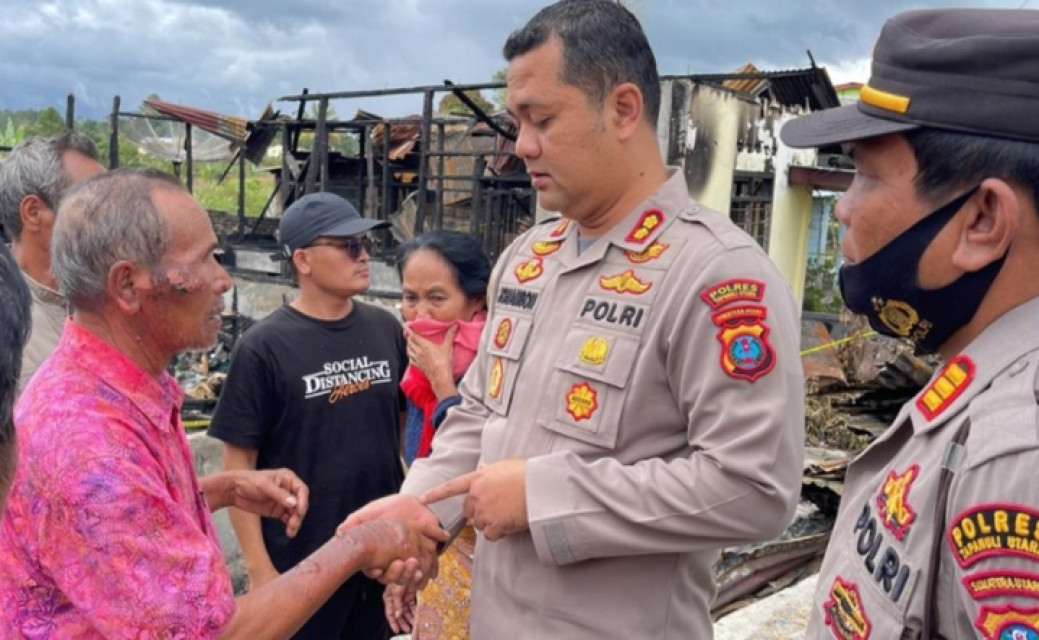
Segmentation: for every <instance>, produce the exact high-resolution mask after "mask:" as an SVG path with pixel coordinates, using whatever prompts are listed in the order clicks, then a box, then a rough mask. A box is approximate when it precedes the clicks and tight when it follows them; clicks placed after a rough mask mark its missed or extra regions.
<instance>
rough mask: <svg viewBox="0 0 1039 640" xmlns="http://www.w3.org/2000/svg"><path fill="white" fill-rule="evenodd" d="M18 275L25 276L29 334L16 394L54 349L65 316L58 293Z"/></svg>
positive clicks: (62, 300)
mask: <svg viewBox="0 0 1039 640" xmlns="http://www.w3.org/2000/svg"><path fill="white" fill-rule="evenodd" d="M22 275H24V276H25V282H26V284H28V285H29V294H30V296H31V297H32V306H31V309H30V315H31V317H32V329H31V331H30V333H29V340H28V341H27V342H26V343H25V351H24V352H23V353H22V374H21V377H20V378H19V379H18V393H19V394H21V392H22V389H24V388H25V385H27V384H29V378H31V377H32V376H33V374H35V373H36V370H37V369H39V368H40V365H42V364H43V361H44V360H46V359H47V357H48V356H50V354H51V352H53V351H54V348H55V347H57V346H58V338H60V337H61V330H62V328H63V327H64V326H65V318H66V317H67V316H68V315H69V310H68V305H67V304H66V303H65V298H64V297H63V296H62V295H61V294H60V293H58V292H57V291H55V290H53V289H51V288H50V287H45V286H43V285H42V284H40V283H39V282H36V281H35V280H33V279H32V278H30V277H29V275H28V274H26V273H24V272H23V273H22Z"/></svg>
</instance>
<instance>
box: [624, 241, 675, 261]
mask: <svg viewBox="0 0 1039 640" xmlns="http://www.w3.org/2000/svg"><path fill="white" fill-rule="evenodd" d="M670 248H671V245H669V244H666V243H663V242H660V241H659V240H657V241H655V242H654V243H653V244H651V245H649V246H648V247H646V248H645V249H643V250H642V251H625V252H624V255H626V256H627V257H628V260H629V261H631V262H632V263H634V264H645V263H647V262H650V261H652V260H656V259H657V258H659V257H660V256H662V255H664V252H665V251H667V250H668V249H670Z"/></svg>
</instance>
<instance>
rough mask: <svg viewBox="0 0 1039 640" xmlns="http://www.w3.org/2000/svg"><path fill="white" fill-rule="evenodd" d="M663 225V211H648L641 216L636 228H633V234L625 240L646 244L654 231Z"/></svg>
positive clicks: (629, 234)
mask: <svg viewBox="0 0 1039 640" xmlns="http://www.w3.org/2000/svg"><path fill="white" fill-rule="evenodd" d="M663 223H664V212H663V211H661V210H660V209H647V210H645V211H643V212H642V215H641V216H639V221H638V222H636V223H635V227H634V228H632V230H631V232H630V233H628V235H627V237H626V238H624V239H625V240H626V241H628V242H634V243H636V244H645V242H646V240H647V239H649V236H650V234H651V233H653V230H654V229H656V228H657V227H659V226H660V225H661V224H663Z"/></svg>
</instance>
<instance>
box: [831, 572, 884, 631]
mask: <svg viewBox="0 0 1039 640" xmlns="http://www.w3.org/2000/svg"><path fill="white" fill-rule="evenodd" d="M823 614H824V616H825V622H826V625H827V626H828V627H830V630H831V631H833V635H834V636H836V637H837V638H840V639H841V640H866V639H867V638H869V632H870V630H871V629H872V626H873V625H872V624H871V623H870V621H869V618H868V617H866V612H865V610H863V608H862V597H861V596H860V595H859V588H858V587H857V586H856V585H854V584H852V583H850V582H845V581H844V580H842V579H841V578H840V577H837V578H836V579H835V580H834V581H833V586H832V587H830V599H829V600H827V601H826V602H825V603H823Z"/></svg>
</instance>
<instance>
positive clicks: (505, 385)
mask: <svg viewBox="0 0 1039 640" xmlns="http://www.w3.org/2000/svg"><path fill="white" fill-rule="evenodd" d="M491 327H492V333H491V339H490V343H489V344H488V346H487V354H488V355H489V356H490V358H488V362H489V364H488V366H489V369H488V370H487V374H486V380H487V384H486V385H485V391H484V404H486V405H487V408H488V409H490V410H491V411H494V412H495V413H497V414H499V415H503V416H504V415H508V413H509V405H510V403H511V402H512V392H513V387H514V386H515V382H516V374H517V372H518V371H519V359H520V357H521V356H522V355H523V348H524V347H525V346H526V344H527V338H528V336H529V335H530V327H531V319H530V318H527V317H523V316H515V315H509V314H498V315H495V317H494V319H493V320H492V321H491Z"/></svg>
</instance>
